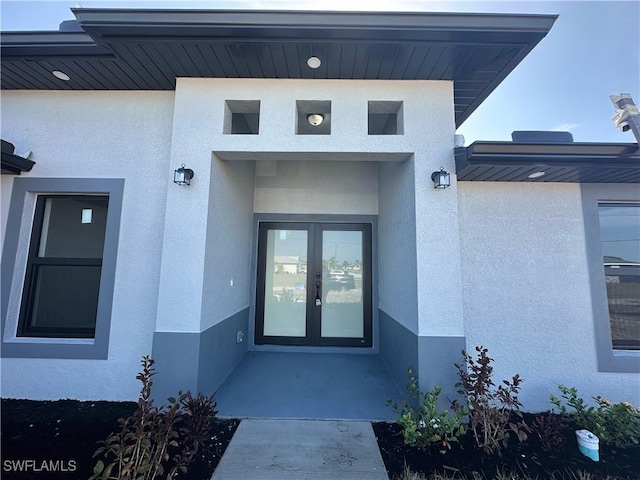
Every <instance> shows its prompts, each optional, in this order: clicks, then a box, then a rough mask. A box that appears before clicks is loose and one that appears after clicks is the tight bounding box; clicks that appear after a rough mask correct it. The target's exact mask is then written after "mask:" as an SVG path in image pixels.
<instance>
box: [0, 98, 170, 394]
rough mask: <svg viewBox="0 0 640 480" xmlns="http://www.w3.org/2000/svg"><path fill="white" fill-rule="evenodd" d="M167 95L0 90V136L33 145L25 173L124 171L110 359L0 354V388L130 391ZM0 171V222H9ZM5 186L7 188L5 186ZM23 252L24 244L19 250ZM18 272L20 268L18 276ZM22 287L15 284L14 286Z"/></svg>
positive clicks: (144, 304)
mask: <svg viewBox="0 0 640 480" xmlns="http://www.w3.org/2000/svg"><path fill="white" fill-rule="evenodd" d="M173 96H174V94H173V92H60V91H46V92H44V91H43V92H40V91H38V92H36V91H34V92H26V91H3V92H2V100H1V101H2V138H3V139H7V140H9V141H11V142H12V143H14V144H15V145H16V146H19V147H20V148H21V149H27V150H32V151H33V156H32V157H31V159H32V160H34V161H35V162H37V163H36V165H35V166H34V167H33V170H32V171H31V172H30V173H29V174H26V175H28V176H29V177H30V178H44V177H64V178H73V177H78V178H124V179H125V188H124V198H123V209H122V219H121V223H120V240H119V249H118V259H117V267H116V279H115V291H114V297H113V310H112V321H111V336H110V344H109V359H108V360H66V359H28V358H24V359H23V358H3V359H2V363H1V368H2V373H1V375H2V382H1V395H2V396H3V397H13V398H32V399H56V398H68V397H72V398H78V399H108V400H133V399H135V398H137V395H138V391H139V382H138V381H137V380H136V379H135V375H136V373H137V372H138V370H139V364H140V357H141V356H142V355H143V354H147V353H151V340H152V334H153V328H154V325H155V316H156V308H157V297H158V282H159V273H160V268H159V266H160V252H161V246H162V235H163V227H164V210H165V203H166V192H167V182H168V181H170V180H169V178H170V175H171V170H170V167H169V162H168V160H169V155H168V152H169V145H170V139H171V117H172V109H173ZM11 181H12V178H11V177H8V176H3V178H2V189H3V193H2V200H3V206H2V225H5V222H6V212H7V209H6V207H7V205H5V204H4V202H5V200H6V198H7V197H6V192H5V188H6V185H7V183H10V182H11ZM7 190H9V189H7ZM19 256H22V257H24V256H26V251H21V252H19ZM23 274H24V272H22V276H23ZM13 287H14V288H22V284H21V282H17V283H16V284H14V285H13Z"/></svg>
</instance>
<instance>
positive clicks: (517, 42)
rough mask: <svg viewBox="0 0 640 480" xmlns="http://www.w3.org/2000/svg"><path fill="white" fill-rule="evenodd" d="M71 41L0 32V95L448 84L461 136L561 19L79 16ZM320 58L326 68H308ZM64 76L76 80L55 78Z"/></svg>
mask: <svg viewBox="0 0 640 480" xmlns="http://www.w3.org/2000/svg"><path fill="white" fill-rule="evenodd" d="M72 11H73V13H74V15H75V16H76V19H77V22H78V26H77V27H78V28H77V30H79V31H76V32H4V33H2V36H1V44H2V45H1V54H2V79H1V86H2V88H3V89H44V90H47V89H59V90H83V89H87V90H112V89H115V90H119V89H128V90H171V89H174V88H175V79H176V78H177V77H213V78H315V79H380V80H449V81H453V85H454V101H455V119H456V124H457V125H458V126H459V125H460V124H462V122H464V120H465V119H466V118H467V117H468V116H469V115H470V114H471V113H472V112H473V111H474V110H475V109H476V108H477V107H478V106H479V105H480V104H481V103H482V102H483V101H484V100H485V99H486V98H487V96H488V95H489V94H490V93H491V92H492V91H493V90H494V89H495V88H496V87H497V86H498V84H500V82H502V80H504V78H505V77H506V76H507V75H508V74H509V73H510V72H511V71H512V70H513V69H514V68H515V67H516V66H517V65H518V64H519V63H520V62H521V61H522V60H523V59H524V58H525V56H526V55H527V54H528V53H529V52H530V51H531V50H532V49H533V48H534V47H535V46H536V45H537V44H538V43H539V42H540V41H541V40H542V39H543V38H544V36H545V35H546V34H547V33H548V32H549V30H550V29H551V27H552V25H553V23H554V21H555V20H556V18H557V16H556V15H506V14H467V13H455V14H449V13H418V12H411V13H399V12H394V13H372V12H320V11H314V12H310V11H246V10H142V9H96V8H76V9H72ZM311 56H316V57H318V58H320V59H321V61H322V64H321V66H320V67H319V68H317V69H311V68H309V67H308V66H307V64H306V62H307V59H308V58H309V57H311ZM53 70H59V71H62V72H65V73H66V74H67V75H69V77H71V80H70V81H67V82H64V81H61V80H58V79H56V78H55V77H53V76H52V74H51V72H52V71H53Z"/></svg>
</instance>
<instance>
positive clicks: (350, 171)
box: [254, 160, 378, 215]
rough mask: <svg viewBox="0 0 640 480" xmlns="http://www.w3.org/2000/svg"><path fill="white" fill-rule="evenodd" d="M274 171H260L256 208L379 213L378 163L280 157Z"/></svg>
mask: <svg viewBox="0 0 640 480" xmlns="http://www.w3.org/2000/svg"><path fill="white" fill-rule="evenodd" d="M274 173H275V174H274V175H259V174H258V175H256V182H255V199H254V212H256V213H294V214H305V213H306V214H348V215H375V214H377V213H378V164H377V163H375V162H354V161H324V162H323V161H313V160H309V161H305V160H303V161H295V160H294V161H286V160H285V161H276V162H275V172H274Z"/></svg>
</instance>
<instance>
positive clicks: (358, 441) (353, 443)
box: [212, 419, 389, 480]
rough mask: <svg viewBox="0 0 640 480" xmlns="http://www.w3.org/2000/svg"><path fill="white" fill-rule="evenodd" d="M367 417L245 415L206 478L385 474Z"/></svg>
mask: <svg viewBox="0 0 640 480" xmlns="http://www.w3.org/2000/svg"><path fill="white" fill-rule="evenodd" d="M388 478H389V477H388V476H387V472H386V469H385V467H384V463H383V462H382V457H381V456H380V450H378V445H377V443H376V439H375V435H374V433H373V428H372V427H371V424H370V423H369V422H358V421H343V420H277V419H245V420H242V422H241V423H240V425H239V426H238V429H237V430H236V433H235V435H234V436H233V439H232V440H231V443H230V444H229V446H228V447H227V450H226V451H225V453H224V455H223V456H222V460H221V461H220V464H219V465H218V468H216V471H215V472H214V474H213V477H212V480H235V479H237V480H252V479H267V480H268V479H273V480H276V479H277V480H288V479H295V480H303V479H313V480H325V479H326V480H335V479H360V480H361V479H371V480H376V479H379V480H388Z"/></svg>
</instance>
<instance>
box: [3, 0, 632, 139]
mask: <svg viewBox="0 0 640 480" xmlns="http://www.w3.org/2000/svg"><path fill="white" fill-rule="evenodd" d="M78 3H79V4H80V5H81V6H83V7H118V8H130V7H138V8H213V9H215V8H223V9H224V8H241V9H279V10H294V9H308V10H355V11H360V10H381V11H391V10H398V11H426V12H429V11H434V12H436V11H440V12H442V11H444V12H495V13H553V14H559V15H560V17H559V18H558V20H557V21H556V23H555V25H554V27H553V28H552V29H551V32H550V33H549V34H548V35H547V37H546V38H545V39H544V40H543V41H542V42H541V43H540V44H539V45H538V46H537V47H536V48H535V49H534V50H533V51H532V52H531V53H530V54H529V55H528V56H527V58H526V59H525V60H524V61H523V62H522V63H521V64H520V65H519V66H518V67H517V68H516V69H515V70H514V71H513V72H512V73H511V75H509V77H507V79H506V80H505V81H504V82H502V84H500V85H499V86H498V88H497V89H496V90H495V91H494V92H493V93H492V94H491V96H490V97H489V98H488V99H487V100H485V102H484V103H483V104H482V105H481V106H480V107H479V108H478V109H477V110H476V111H475V112H474V113H473V115H472V116H471V117H470V118H469V119H468V120H467V121H466V122H465V123H464V124H463V125H462V126H461V127H460V128H459V129H458V133H460V134H462V135H464V136H465V138H466V144H469V143H471V142H473V141H475V140H510V139H511V132H512V131H513V130H568V131H570V132H572V133H573V136H574V140H575V141H579V142H634V141H635V139H634V137H633V135H632V133H631V132H626V133H622V132H620V131H618V130H617V129H616V128H615V126H614V124H613V122H612V121H611V117H612V116H613V115H614V114H615V111H614V109H613V106H612V105H611V102H610V100H609V95H614V94H618V93H622V92H625V93H630V94H631V95H632V96H633V98H634V100H635V102H636V104H640V1H638V0H629V1H617V2H616V1H561V2H559V1H556V2H546V1H533V2H523V1H518V0H512V1H501V2H498V1H489V2H486V1H485V2H474V1H460V0H458V1H429V0H322V1H317V0H307V1H305V0H295V1H294V0H217V1H208V0H200V1H180V2H176V1H151V0H139V1H94V0H79V2H78ZM75 6H76V2H75V1H26V0H9V1H7V0H2V1H1V2H0V17H1V24H2V30H3V31H6V30H56V29H57V28H58V25H59V24H60V22H61V21H63V20H70V19H73V18H74V17H73V14H72V13H71V11H70V10H69V9H70V8H72V7H75Z"/></svg>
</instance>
